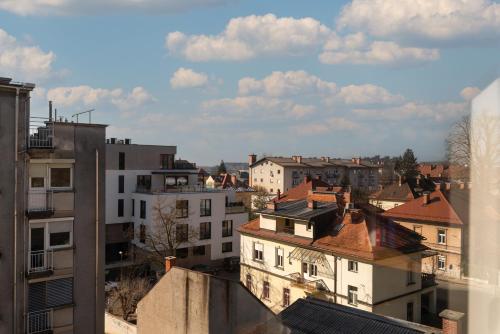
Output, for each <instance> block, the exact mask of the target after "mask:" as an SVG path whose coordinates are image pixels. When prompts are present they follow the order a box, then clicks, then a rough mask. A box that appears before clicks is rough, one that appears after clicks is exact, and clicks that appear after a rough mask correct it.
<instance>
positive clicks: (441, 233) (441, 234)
mask: <svg viewBox="0 0 500 334" xmlns="http://www.w3.org/2000/svg"><path fill="white" fill-rule="evenodd" d="M438 244H441V245H446V230H443V229H439V230H438Z"/></svg>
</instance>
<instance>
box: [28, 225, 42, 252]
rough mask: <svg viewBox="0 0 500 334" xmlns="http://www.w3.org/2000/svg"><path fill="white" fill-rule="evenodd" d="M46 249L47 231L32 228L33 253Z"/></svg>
mask: <svg viewBox="0 0 500 334" xmlns="http://www.w3.org/2000/svg"><path fill="white" fill-rule="evenodd" d="M44 249H45V229H44V228H43V227H40V228H32V229H31V251H39V250H44Z"/></svg>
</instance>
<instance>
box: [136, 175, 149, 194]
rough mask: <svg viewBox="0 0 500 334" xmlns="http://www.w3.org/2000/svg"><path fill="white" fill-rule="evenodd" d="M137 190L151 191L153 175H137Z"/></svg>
mask: <svg viewBox="0 0 500 334" xmlns="http://www.w3.org/2000/svg"><path fill="white" fill-rule="evenodd" d="M137 190H138V191H150V190H151V175H137Z"/></svg>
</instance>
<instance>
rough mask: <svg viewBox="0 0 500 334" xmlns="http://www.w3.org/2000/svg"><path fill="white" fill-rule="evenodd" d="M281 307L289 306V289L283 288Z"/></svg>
mask: <svg viewBox="0 0 500 334" xmlns="http://www.w3.org/2000/svg"><path fill="white" fill-rule="evenodd" d="M282 306H283V307H288V306H290V289H288V288H283V305H282Z"/></svg>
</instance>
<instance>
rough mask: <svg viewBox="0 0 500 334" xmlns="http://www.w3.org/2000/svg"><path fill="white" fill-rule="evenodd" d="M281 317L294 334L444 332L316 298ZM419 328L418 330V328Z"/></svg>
mask: <svg viewBox="0 0 500 334" xmlns="http://www.w3.org/2000/svg"><path fill="white" fill-rule="evenodd" d="M279 317H280V318H281V320H282V321H283V324H285V325H286V326H288V327H289V328H290V329H291V334H343V333H345V334H347V333H349V334H361V333H363V334H364V333H367V334H368V333H370V334H378V333H384V334H422V333H440V332H441V331H439V330H437V329H435V328H432V327H427V326H422V325H420V324H415V323H410V322H406V321H403V320H396V319H393V318H388V317H384V316H381V315H377V314H374V313H370V312H366V311H362V310H359V309H355V308H352V307H348V306H343V305H339V304H333V303H329V302H326V301H322V300H319V299H314V298H310V297H308V298H306V299H298V300H297V301H296V302H295V303H293V304H292V305H290V306H289V307H288V308H286V309H285V310H283V311H282V312H281V313H280V314H279ZM417 328H418V329H417Z"/></svg>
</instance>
